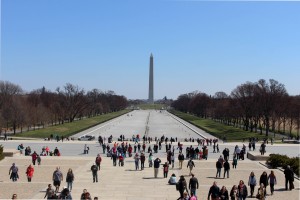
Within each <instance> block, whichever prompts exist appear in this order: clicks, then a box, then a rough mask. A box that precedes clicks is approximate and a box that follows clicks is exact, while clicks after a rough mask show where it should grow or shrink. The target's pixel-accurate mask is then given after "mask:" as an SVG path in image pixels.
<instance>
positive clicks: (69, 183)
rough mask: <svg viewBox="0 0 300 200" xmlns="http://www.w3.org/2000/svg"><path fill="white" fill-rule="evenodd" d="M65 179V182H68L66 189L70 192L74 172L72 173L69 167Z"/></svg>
mask: <svg viewBox="0 0 300 200" xmlns="http://www.w3.org/2000/svg"><path fill="white" fill-rule="evenodd" d="M66 181H67V184H68V186H67V187H68V189H69V191H70V192H71V190H72V186H73V181H74V174H73V171H72V169H71V168H69V170H68V173H67V176H66Z"/></svg>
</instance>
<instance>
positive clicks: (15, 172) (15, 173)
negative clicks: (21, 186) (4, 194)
mask: <svg viewBox="0 0 300 200" xmlns="http://www.w3.org/2000/svg"><path fill="white" fill-rule="evenodd" d="M18 171H19V168H18V167H17V166H16V164H15V163H13V164H12V166H11V167H10V169H9V172H8V175H10V179H12V181H13V182H15V181H17V179H18V178H19V175H18Z"/></svg>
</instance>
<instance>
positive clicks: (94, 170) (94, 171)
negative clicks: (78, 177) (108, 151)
mask: <svg viewBox="0 0 300 200" xmlns="http://www.w3.org/2000/svg"><path fill="white" fill-rule="evenodd" d="M91 171H92V174H93V182H94V183H95V181H96V182H98V167H97V165H96V163H94V164H93V165H92V166H91Z"/></svg>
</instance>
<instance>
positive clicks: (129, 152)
mask: <svg viewBox="0 0 300 200" xmlns="http://www.w3.org/2000/svg"><path fill="white" fill-rule="evenodd" d="M131 153H132V146H131V145H130V144H129V147H128V154H129V157H131V156H132V154H131Z"/></svg>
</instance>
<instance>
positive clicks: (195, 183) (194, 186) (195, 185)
mask: <svg viewBox="0 0 300 200" xmlns="http://www.w3.org/2000/svg"><path fill="white" fill-rule="evenodd" d="M198 188H199V183H198V179H197V178H196V177H195V175H194V174H192V178H190V182H189V189H190V190H191V196H192V193H193V194H194V195H195V196H196V190H197V189H198Z"/></svg>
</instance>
